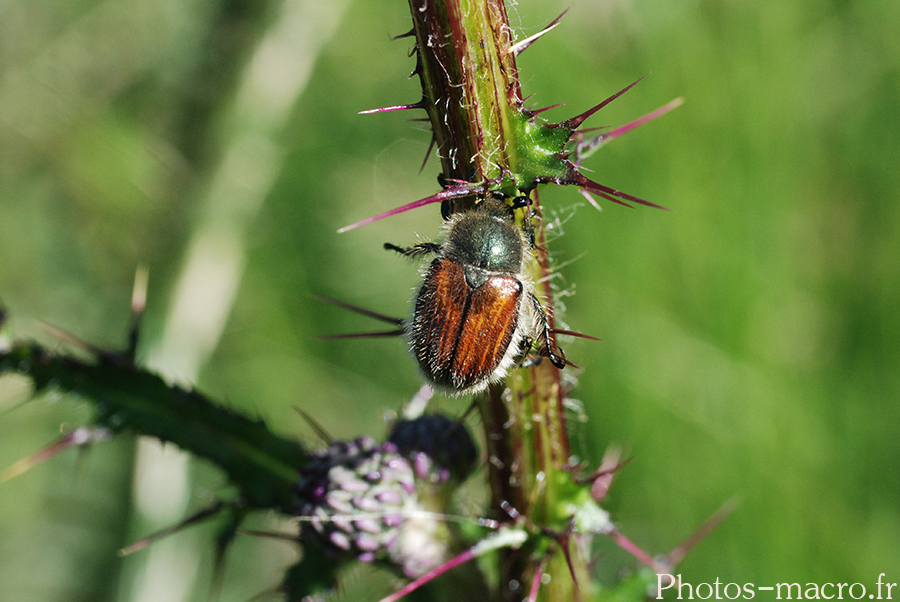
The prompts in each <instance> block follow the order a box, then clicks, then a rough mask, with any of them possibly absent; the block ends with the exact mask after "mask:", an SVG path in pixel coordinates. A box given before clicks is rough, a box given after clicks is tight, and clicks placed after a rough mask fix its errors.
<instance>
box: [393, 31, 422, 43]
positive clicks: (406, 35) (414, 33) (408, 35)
mask: <svg viewBox="0 0 900 602" xmlns="http://www.w3.org/2000/svg"><path fill="white" fill-rule="evenodd" d="M414 35H416V30H415V29H410V30H409V31H407V32H406V33H401V34H399V35H396V36H391V41H392V42H393V41H394V40H400V39H402V38H411V37H412V36H414Z"/></svg>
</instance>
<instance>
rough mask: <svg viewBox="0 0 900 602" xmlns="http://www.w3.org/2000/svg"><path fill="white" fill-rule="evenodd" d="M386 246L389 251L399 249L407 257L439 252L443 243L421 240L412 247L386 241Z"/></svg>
mask: <svg viewBox="0 0 900 602" xmlns="http://www.w3.org/2000/svg"><path fill="white" fill-rule="evenodd" d="M384 248H385V250H387V251H397V252H398V253H400V254H401V255H406V256H407V257H419V256H420V255H428V254H429V253H438V252H439V251H440V250H441V245H439V244H436V243H433V242H420V243H419V244H416V245H413V246H411V247H398V246H397V245H392V244H391V243H389V242H386V243H384Z"/></svg>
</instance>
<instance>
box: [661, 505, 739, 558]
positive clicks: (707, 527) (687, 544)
mask: <svg viewBox="0 0 900 602" xmlns="http://www.w3.org/2000/svg"><path fill="white" fill-rule="evenodd" d="M737 505H738V500H737V499H736V498H732V499H730V500H728V501H727V502H725V503H724V504H722V505H721V506H720V507H719V509H718V510H716V511H715V512H713V513H712V516H710V517H709V518H708V519H706V521H704V523H703V524H702V525H700V526H699V527H697V530H696V531H694V532H693V533H692V534H691V535H690V537H688V538H687V539H686V540H684V541H683V542H681V543H680V544H678V546H677V547H676V548H675V549H674V550H672V551H671V552H669V555H668V556H667V557H666V562H667V563H668V565H669V566H670V567H676V566H678V565H679V564H680V563H681V561H682V560H684V557H685V556H687V554H688V552H690V551H691V550H692V549H693V548H694V546H696V545H697V544H698V543H700V542H701V541H703V540H704V539H705V538H706V536H707V535H709V534H710V533H712V532H713V531H714V530H715V529H716V528H717V527H718V526H719V525H721V524H722V523H723V522H724V521H725V519H726V518H728V517H729V516H730V515H731V513H732V512H734V510H735V508H737Z"/></svg>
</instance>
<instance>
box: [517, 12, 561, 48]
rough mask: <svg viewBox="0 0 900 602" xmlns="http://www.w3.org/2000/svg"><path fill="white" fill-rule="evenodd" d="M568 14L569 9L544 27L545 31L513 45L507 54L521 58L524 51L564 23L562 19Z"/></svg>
mask: <svg viewBox="0 0 900 602" xmlns="http://www.w3.org/2000/svg"><path fill="white" fill-rule="evenodd" d="M567 12H569V9H568V8H567V9H566V10H564V11H563V12H562V14H561V15H560V16H558V17H556V18H555V19H553V20H552V21H550V24H549V25H547V26H546V27H544V29H542V30H540V31H539V32H537V33H536V34H534V35H533V36H529V37H527V38H525V39H524V40H522V41H521V42H517V43H515V44H513V45H512V46H510V47H509V48H508V49H507V50H506V52H507V53H510V54H512V55H513V56H519V54H520V53H521V52H522V51H523V50H525V49H526V48H528V47H529V46H531V45H532V44H534V43H535V42H536V41H537V40H538V38H540V37H541V36H543V35H544V34H545V33H549V32H550V30H552V29H553V28H554V27H556V26H557V25H559V22H560V21H562V18H563V17H565V16H566V13H567Z"/></svg>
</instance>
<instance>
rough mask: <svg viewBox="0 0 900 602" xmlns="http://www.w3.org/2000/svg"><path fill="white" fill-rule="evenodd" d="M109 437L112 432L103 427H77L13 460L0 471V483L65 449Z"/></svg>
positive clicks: (104, 439)
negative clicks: (25, 455) (15, 460)
mask: <svg viewBox="0 0 900 602" xmlns="http://www.w3.org/2000/svg"><path fill="white" fill-rule="evenodd" d="M110 438H112V433H111V432H110V431H109V430H108V429H105V428H103V427H87V426H81V427H78V428H76V429H75V430H73V431H72V432H71V433H68V434H67V435H65V436H63V437H62V438H61V439H58V440H57V441H54V442H53V443H51V444H50V445H47V446H46V447H43V448H41V449H39V450H38V451H36V452H34V453H33V454H31V455H30V456H28V457H25V458H22V459H21V460H19V461H18V462H15V463H14V464H12V465H11V466H8V467H7V468H5V469H3V470H2V471H0V483H3V482H6V481H8V480H10V479H12V478H13V477H17V476H19V475H20V474H23V473H25V472H27V471H28V470H30V469H32V468H34V467H35V466H37V465H38V464H40V463H41V462H45V461H47V460H49V459H50V458H52V457H54V456H56V455H57V454H59V453H62V452H64V451H66V450H67V449H70V448H73V447H82V446H85V445H91V444H93V443H97V442H99V441H106V440H108V439H110Z"/></svg>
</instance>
